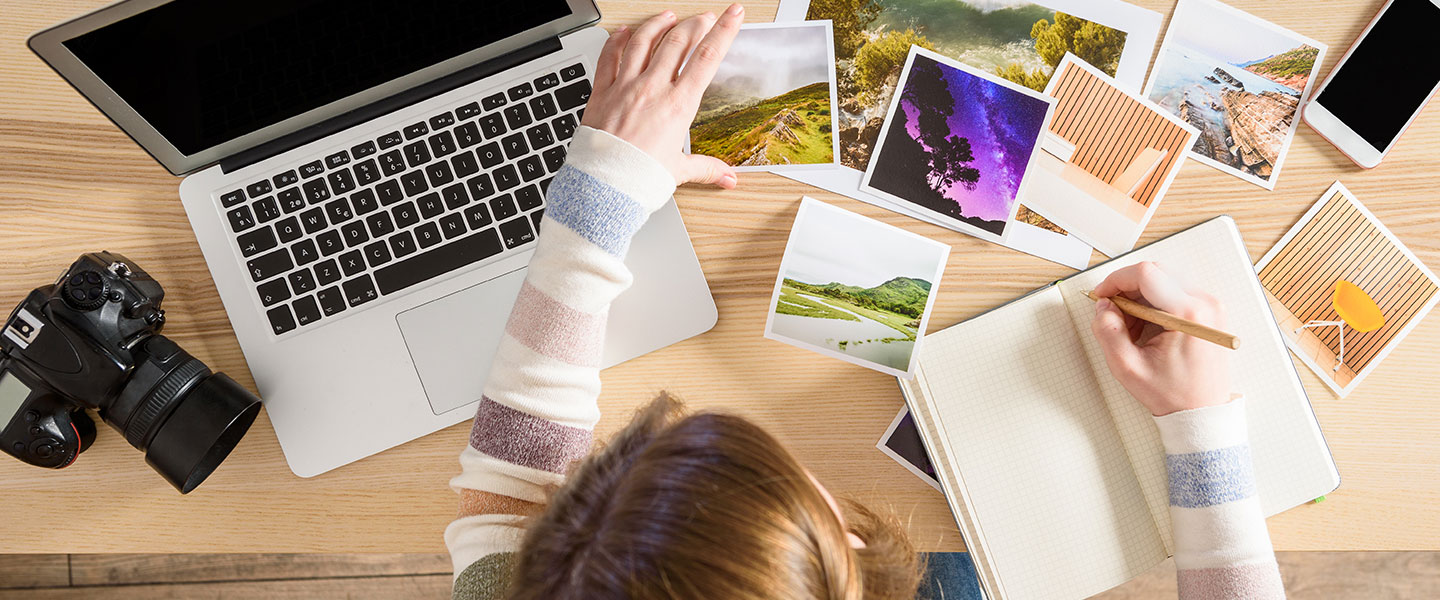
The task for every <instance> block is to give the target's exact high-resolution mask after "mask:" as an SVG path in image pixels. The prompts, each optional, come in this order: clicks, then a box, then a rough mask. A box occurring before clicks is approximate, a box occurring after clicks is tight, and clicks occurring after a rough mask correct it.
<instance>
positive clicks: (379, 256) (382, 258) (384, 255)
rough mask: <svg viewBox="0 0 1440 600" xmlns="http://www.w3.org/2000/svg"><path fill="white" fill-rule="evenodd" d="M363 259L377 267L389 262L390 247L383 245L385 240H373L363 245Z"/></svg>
mask: <svg viewBox="0 0 1440 600" xmlns="http://www.w3.org/2000/svg"><path fill="white" fill-rule="evenodd" d="M365 259H366V260H367V261H369V262H370V266H372V267H378V266H380V265H383V264H385V263H388V262H390V249H389V248H387V247H385V242H379V241H377V242H374V243H371V244H370V245H368V246H365Z"/></svg>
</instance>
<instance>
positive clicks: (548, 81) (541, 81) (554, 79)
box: [534, 73, 560, 92]
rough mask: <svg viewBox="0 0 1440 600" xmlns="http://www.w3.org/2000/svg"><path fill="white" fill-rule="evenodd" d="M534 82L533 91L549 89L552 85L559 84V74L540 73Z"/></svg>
mask: <svg viewBox="0 0 1440 600" xmlns="http://www.w3.org/2000/svg"><path fill="white" fill-rule="evenodd" d="M534 83H535V91H537V92H543V91H545V90H548V89H550V88H552V87H555V86H557V85H560V76H559V75H556V74H555V73H550V74H547V75H541V76H540V77H538V78H536V79H535V82H534Z"/></svg>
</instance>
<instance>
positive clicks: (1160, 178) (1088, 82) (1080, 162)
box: [1049, 69, 1190, 207]
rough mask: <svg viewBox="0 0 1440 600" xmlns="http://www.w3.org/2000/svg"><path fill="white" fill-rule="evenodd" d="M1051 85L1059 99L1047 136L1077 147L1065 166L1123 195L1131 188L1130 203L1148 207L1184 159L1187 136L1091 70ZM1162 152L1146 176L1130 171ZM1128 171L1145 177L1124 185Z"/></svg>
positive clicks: (1073, 73)
mask: <svg viewBox="0 0 1440 600" xmlns="http://www.w3.org/2000/svg"><path fill="white" fill-rule="evenodd" d="M1050 85H1051V87H1050V88H1049V89H1050V90H1053V91H1052V92H1050V94H1051V95H1052V96H1054V97H1055V98H1056V100H1057V102H1056V104H1055V114H1054V117H1052V119H1051V121H1050V132H1051V133H1052V134H1054V135H1057V136H1059V137H1061V138H1063V139H1064V140H1065V141H1067V142H1069V143H1071V144H1074V145H1075V154H1074V155H1073V156H1071V158H1070V161H1069V162H1070V163H1071V164H1073V165H1075V166H1078V167H1080V168H1081V169H1084V170H1085V171H1086V172H1088V173H1090V174H1091V175H1094V176H1095V177H1097V178H1099V179H1100V180H1102V181H1104V182H1105V183H1107V184H1110V185H1112V186H1115V187H1116V188H1120V189H1121V190H1122V191H1126V192H1129V191H1130V190H1131V189H1134V192H1133V193H1131V194H1129V195H1130V198H1131V199H1132V200H1134V201H1135V202H1138V203H1139V204H1140V205H1141V206H1146V207H1148V206H1150V203H1151V202H1152V201H1153V200H1154V199H1155V197H1156V196H1158V195H1159V194H1161V193H1162V192H1163V190H1164V183H1165V180H1166V178H1167V176H1168V174H1169V173H1170V172H1171V170H1172V169H1174V168H1176V167H1177V166H1178V165H1179V163H1180V161H1183V160H1184V159H1185V152H1186V150H1187V149H1188V147H1189V142H1190V134H1189V132H1187V131H1186V130H1185V128H1183V127H1182V126H1180V125H1179V124H1177V123H1175V122H1173V121H1171V120H1170V119H1167V118H1165V116H1163V115H1162V114H1161V113H1159V112H1157V111H1155V110H1153V109H1151V108H1149V107H1147V106H1145V105H1144V104H1141V103H1140V102H1139V101H1137V100H1135V99H1134V98H1132V97H1130V96H1129V95H1127V94H1126V93H1125V92H1123V91H1121V90H1120V89H1118V88H1116V87H1114V86H1113V85H1110V84H1108V83H1106V82H1105V81H1104V80H1102V79H1101V78H1100V77H1099V76H1097V75H1096V74H1095V73H1093V72H1091V71H1090V70H1089V69H1065V70H1064V71H1063V72H1061V73H1060V74H1059V79H1058V81H1052V82H1051V84H1050ZM1147 149H1152V150H1154V151H1159V152H1150V153H1146V150H1147ZM1160 152H1163V153H1164V156H1163V158H1161V159H1160V162H1159V164H1158V165H1157V166H1155V167H1153V168H1150V169H1149V170H1148V174H1147V173H1146V172H1145V170H1144V169H1139V170H1135V169H1131V168H1130V167H1131V166H1132V164H1135V163H1136V159H1143V158H1145V157H1149V156H1158V155H1159V153H1160ZM1145 166H1146V167H1149V166H1150V165H1149V164H1147V165H1145ZM1127 171H1129V172H1130V173H1139V174H1141V175H1143V176H1144V179H1143V181H1139V182H1130V181H1124V180H1123V179H1124V178H1123V177H1122V175H1123V174H1125V173H1126V172H1127ZM1137 183H1138V186H1137V185H1136V184H1137Z"/></svg>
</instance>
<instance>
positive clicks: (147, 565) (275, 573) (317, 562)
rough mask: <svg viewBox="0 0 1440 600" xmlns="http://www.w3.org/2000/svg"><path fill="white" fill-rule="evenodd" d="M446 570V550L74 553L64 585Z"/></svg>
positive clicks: (448, 568) (441, 572) (436, 572)
mask: <svg viewBox="0 0 1440 600" xmlns="http://www.w3.org/2000/svg"><path fill="white" fill-rule="evenodd" d="M0 564H3V563H0ZM62 564H63V563H62ZM451 570H452V567H451V565H450V557H449V555H446V554H74V555H71V556H70V585H72V586H107V585H136V584H151V583H200V582H212V581H263V580H278V579H327V578H328V579H335V578H354V577H377V576H396V575H446V576H448V575H450V573H451ZM36 587H44V586H36Z"/></svg>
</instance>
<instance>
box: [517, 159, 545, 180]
mask: <svg viewBox="0 0 1440 600" xmlns="http://www.w3.org/2000/svg"><path fill="white" fill-rule="evenodd" d="M520 176H521V177H524V178H525V181H535V180H536V179H539V178H541V177H544V176H545V163H543V162H540V157H538V156H527V157H525V158H522V159H520Z"/></svg>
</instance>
